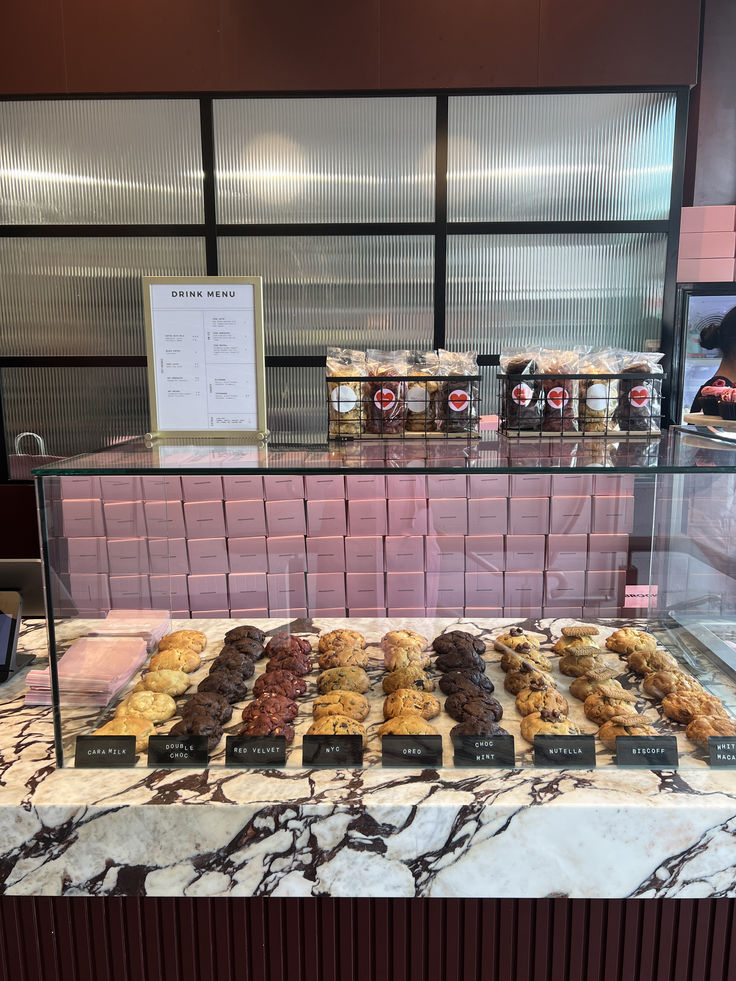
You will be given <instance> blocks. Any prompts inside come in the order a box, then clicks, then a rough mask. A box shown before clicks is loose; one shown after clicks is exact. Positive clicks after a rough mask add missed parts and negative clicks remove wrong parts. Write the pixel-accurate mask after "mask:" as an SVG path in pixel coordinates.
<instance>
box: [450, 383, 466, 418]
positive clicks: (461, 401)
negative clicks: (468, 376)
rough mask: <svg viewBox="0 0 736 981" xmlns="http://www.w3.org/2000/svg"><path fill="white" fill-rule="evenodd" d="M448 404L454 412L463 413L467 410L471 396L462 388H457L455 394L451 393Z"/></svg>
mask: <svg viewBox="0 0 736 981" xmlns="http://www.w3.org/2000/svg"><path fill="white" fill-rule="evenodd" d="M448 402H449V403H450V408H451V409H452V411H453V412H462V411H463V409H467V407H468V402H470V396H469V395H468V393H467V392H464V391H463V390H462V389H461V388H456V389H455V390H454V391H453V392H450V395H449V397H448Z"/></svg>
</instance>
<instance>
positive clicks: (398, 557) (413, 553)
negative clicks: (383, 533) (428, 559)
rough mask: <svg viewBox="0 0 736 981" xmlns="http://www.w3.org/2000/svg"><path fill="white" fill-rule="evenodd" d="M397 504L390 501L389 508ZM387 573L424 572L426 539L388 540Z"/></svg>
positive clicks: (410, 537) (394, 538)
mask: <svg viewBox="0 0 736 981" xmlns="http://www.w3.org/2000/svg"><path fill="white" fill-rule="evenodd" d="M394 503H396V502H394V501H389V507H391V505H392V504H394ZM386 571H387V572H424V539H423V538H422V537H421V535H418V536H417V535H399V536H395V537H393V536H389V537H387V538H386Z"/></svg>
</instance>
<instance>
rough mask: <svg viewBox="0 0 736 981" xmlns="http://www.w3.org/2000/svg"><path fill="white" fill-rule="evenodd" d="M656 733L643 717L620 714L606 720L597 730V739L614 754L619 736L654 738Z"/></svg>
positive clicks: (634, 714)
mask: <svg viewBox="0 0 736 981" xmlns="http://www.w3.org/2000/svg"><path fill="white" fill-rule="evenodd" d="M656 735H657V732H656V730H655V729H653V728H652V726H651V725H650V723H649V719H647V717H646V716H645V715H637V714H636V713H635V712H631V713H629V714H628V715H624V714H623V713H621V714H620V715H614V716H613V717H612V718H610V719H608V720H607V721H606V722H604V723H603V725H602V726H601V727H600V729H599V730H598V738H599V739H600V741H601V742H602V743H603V745H604V746H605V747H606V749H610V750H611V752H612V753H615V752H616V739H617V738H618V737H619V736H656Z"/></svg>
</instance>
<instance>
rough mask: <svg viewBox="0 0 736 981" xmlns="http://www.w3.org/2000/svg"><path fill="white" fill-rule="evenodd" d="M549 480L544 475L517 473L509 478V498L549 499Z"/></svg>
mask: <svg viewBox="0 0 736 981" xmlns="http://www.w3.org/2000/svg"><path fill="white" fill-rule="evenodd" d="M550 487H551V480H550V476H549V474H545V473H517V474H512V476H511V486H510V488H509V495H510V496H511V497H549V494H550Z"/></svg>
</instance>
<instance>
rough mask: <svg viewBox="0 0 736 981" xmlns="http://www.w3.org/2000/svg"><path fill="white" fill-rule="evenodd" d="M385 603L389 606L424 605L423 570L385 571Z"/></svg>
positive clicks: (407, 606) (411, 606)
mask: <svg viewBox="0 0 736 981" xmlns="http://www.w3.org/2000/svg"><path fill="white" fill-rule="evenodd" d="M386 604H387V605H388V606H390V607H399V606H400V607H405V608H407V609H408V608H412V609H413V608H415V607H418V606H422V607H423V606H424V573H423V572H387V573H386Z"/></svg>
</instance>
